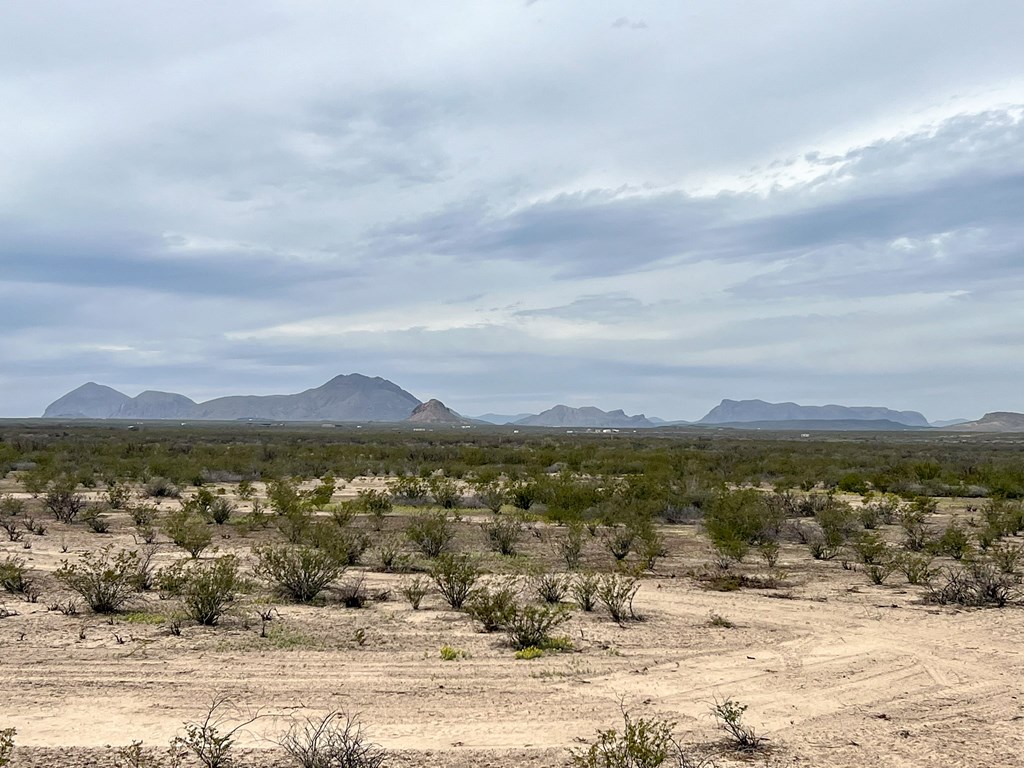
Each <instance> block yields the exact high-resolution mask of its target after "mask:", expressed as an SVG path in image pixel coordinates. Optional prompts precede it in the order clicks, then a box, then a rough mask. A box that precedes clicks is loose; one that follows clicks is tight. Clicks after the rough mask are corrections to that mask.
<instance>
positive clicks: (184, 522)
mask: <svg viewBox="0 0 1024 768" xmlns="http://www.w3.org/2000/svg"><path fill="white" fill-rule="evenodd" d="M163 531H164V533H165V534H167V536H168V537H169V538H170V539H171V541H173V542H174V543H175V544H177V545H178V546H179V547H181V548H182V549H184V550H185V551H186V552H188V553H189V554H190V555H191V556H192V558H193V559H195V558H198V557H199V556H200V555H201V554H202V553H203V551H204V550H206V549H207V548H208V547H209V546H210V544H212V543H213V533H211V532H210V528H209V526H208V525H207V524H206V521H205V520H204V519H203V518H202V517H201V516H200V515H199V514H197V513H196V512H194V511H192V510H189V509H188V508H187V507H182V508H181V509H177V510H175V511H173V512H171V513H170V514H169V515H168V516H167V518H166V519H165V520H164V524H163Z"/></svg>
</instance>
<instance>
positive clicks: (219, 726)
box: [171, 696, 262, 768]
mask: <svg viewBox="0 0 1024 768" xmlns="http://www.w3.org/2000/svg"><path fill="white" fill-rule="evenodd" d="M260 717H262V715H261V714H260V713H259V712H258V711H257V712H255V713H251V712H241V711H240V710H239V709H238V707H237V706H236V705H235V704H234V702H232V701H231V699H229V698H228V697H226V696H218V697H217V698H215V699H214V700H213V702H212V703H211V704H210V706H209V708H208V709H207V710H206V713H205V715H204V716H203V717H202V718H201V719H199V720H194V721H190V722H187V723H185V726H184V729H185V734H184V735H183V736H177V737H175V738H174V740H173V741H172V742H171V744H172V747H174V748H178V749H180V750H181V751H184V752H189V753H191V754H193V755H194V756H195V757H196V759H197V760H198V761H199V762H200V763H202V764H203V765H204V766H206V768H231V766H234V765H235V761H234V755H233V754H232V749H233V748H234V744H235V737H236V735H237V734H238V733H239V732H241V731H242V730H244V729H245V728H247V727H248V726H250V725H252V724H253V723H254V722H256V721H257V720H258V719H259V718H260ZM232 721H238V722H237V724H235V725H233V726H231V727H230V728H229V727H228V726H229V724H230V723H231V722H232Z"/></svg>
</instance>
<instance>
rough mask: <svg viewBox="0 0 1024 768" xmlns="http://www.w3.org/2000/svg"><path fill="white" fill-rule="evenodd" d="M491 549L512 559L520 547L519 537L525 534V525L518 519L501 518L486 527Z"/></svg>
mask: <svg viewBox="0 0 1024 768" xmlns="http://www.w3.org/2000/svg"><path fill="white" fill-rule="evenodd" d="M484 530H485V531H486V532H487V539H488V542H489V543H490V546H491V549H492V550H494V551H495V552H497V553H498V554H499V555H505V556H506V557H512V556H514V555H515V554H516V552H517V550H518V546H519V537H520V536H521V535H522V533H523V523H522V521H521V520H519V519H518V518H516V517H500V518H498V519H497V520H495V521H494V522H492V523H490V524H488V525H486V526H484Z"/></svg>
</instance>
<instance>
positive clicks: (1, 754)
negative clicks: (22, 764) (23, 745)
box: [0, 728, 18, 768]
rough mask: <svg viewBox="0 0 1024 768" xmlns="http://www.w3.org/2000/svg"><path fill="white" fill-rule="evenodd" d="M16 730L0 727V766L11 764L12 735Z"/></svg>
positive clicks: (12, 750) (15, 733) (13, 735)
mask: <svg viewBox="0 0 1024 768" xmlns="http://www.w3.org/2000/svg"><path fill="white" fill-rule="evenodd" d="M17 734H18V731H17V730H15V729H14V728H2V729H0V768H4V767H5V766H8V765H10V764H11V756H12V755H13V754H14V737H15V736H16V735H17Z"/></svg>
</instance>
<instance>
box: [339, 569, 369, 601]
mask: <svg viewBox="0 0 1024 768" xmlns="http://www.w3.org/2000/svg"><path fill="white" fill-rule="evenodd" d="M365 583H366V574H364V573H357V574H356V575H355V577H353V578H351V579H349V580H347V581H346V582H345V583H343V584H342V585H341V586H340V587H339V588H338V597H339V599H340V600H341V604H342V605H344V606H345V607H346V608H363V607H364V606H365V605H366V603H367V602H368V601H369V600H370V595H369V594H367V592H366V590H365V589H364V584H365Z"/></svg>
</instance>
